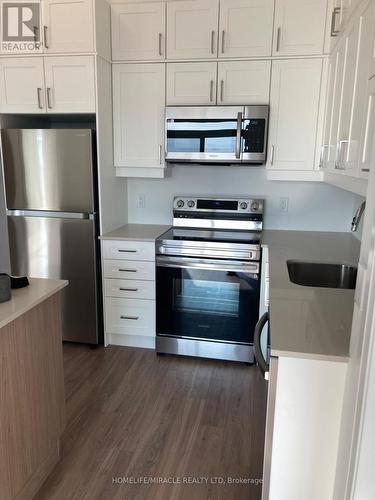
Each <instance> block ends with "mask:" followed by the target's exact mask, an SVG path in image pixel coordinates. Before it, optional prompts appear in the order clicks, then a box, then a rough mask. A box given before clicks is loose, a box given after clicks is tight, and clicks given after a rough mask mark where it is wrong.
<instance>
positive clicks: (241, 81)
mask: <svg viewBox="0 0 375 500" xmlns="http://www.w3.org/2000/svg"><path fill="white" fill-rule="evenodd" d="M270 79H271V61H241V62H235V61H229V62H219V64H218V95H217V102H218V104H240V105H242V104H268V103H269V99H270V96H269V93H270Z"/></svg>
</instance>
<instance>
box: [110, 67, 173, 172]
mask: <svg viewBox="0 0 375 500" xmlns="http://www.w3.org/2000/svg"><path fill="white" fill-rule="evenodd" d="M164 106H165V64H163V63H158V64H155V63H150V64H116V65H114V66H113V121H114V161H115V166H116V167H129V168H134V167H145V168H159V169H160V168H162V167H163V165H164V161H163V157H164V150H163V144H164Z"/></svg>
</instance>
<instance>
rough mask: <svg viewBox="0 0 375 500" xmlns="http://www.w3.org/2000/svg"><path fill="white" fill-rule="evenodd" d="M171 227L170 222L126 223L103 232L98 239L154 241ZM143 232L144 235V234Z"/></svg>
mask: <svg viewBox="0 0 375 500" xmlns="http://www.w3.org/2000/svg"><path fill="white" fill-rule="evenodd" d="M170 228H171V225H168V224H125V225H124V226H121V227H119V228H117V229H114V230H112V231H109V232H107V233H104V234H101V235H100V236H98V239H99V240H100V241H145V242H150V243H154V242H155V241H156V240H157V238H158V237H159V236H161V235H162V234H163V233H165V232H166V231H168V230H169V229H170ZM142 232H143V234H144V235H142ZM132 233H135V234H132Z"/></svg>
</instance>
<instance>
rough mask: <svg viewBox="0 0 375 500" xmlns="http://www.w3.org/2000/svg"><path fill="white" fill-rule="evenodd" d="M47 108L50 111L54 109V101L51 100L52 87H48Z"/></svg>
mask: <svg viewBox="0 0 375 500" xmlns="http://www.w3.org/2000/svg"><path fill="white" fill-rule="evenodd" d="M47 106H48V109H52V108H53V106H52V99H51V87H47Z"/></svg>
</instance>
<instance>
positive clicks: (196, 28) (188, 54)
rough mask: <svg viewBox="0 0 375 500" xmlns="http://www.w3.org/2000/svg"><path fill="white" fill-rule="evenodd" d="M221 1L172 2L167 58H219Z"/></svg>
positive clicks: (169, 13) (188, 0) (168, 22)
mask: <svg viewBox="0 0 375 500" xmlns="http://www.w3.org/2000/svg"><path fill="white" fill-rule="evenodd" d="M218 19H219V0H187V1H185V0H184V1H176V2H169V3H168V6H167V56H168V59H194V58H195V59H197V58H202V59H203V58H204V59H209V58H216V57H217V43H218Z"/></svg>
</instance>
